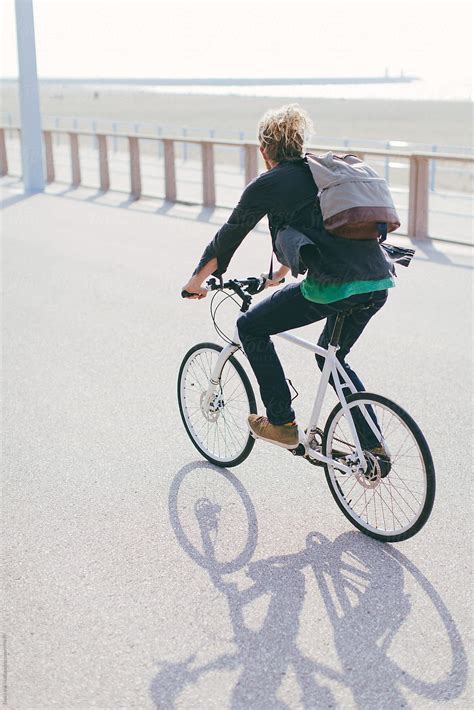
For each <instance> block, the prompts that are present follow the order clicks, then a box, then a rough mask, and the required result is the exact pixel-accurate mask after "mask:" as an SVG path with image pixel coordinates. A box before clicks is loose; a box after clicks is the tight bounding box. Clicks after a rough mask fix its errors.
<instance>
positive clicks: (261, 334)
mask: <svg viewBox="0 0 474 710" xmlns="http://www.w3.org/2000/svg"><path fill="white" fill-rule="evenodd" d="M333 313H335V308H334V306H333V304H319V303H312V302H311V301H308V300H307V299H306V298H305V297H304V296H303V295H302V293H301V290H300V285H299V283H295V284H290V285H289V286H285V287H284V288H282V289H279V290H278V291H275V293H274V294H272V296H270V297H269V298H267V299H265V300H264V301H261V302H260V303H258V304H257V305H256V306H254V307H253V308H251V309H250V310H249V311H248V312H247V313H244V314H243V315H242V316H241V317H240V318H239V320H238V321H237V326H238V329H239V336H240V339H241V342H242V346H243V348H244V350H245V353H246V355H247V357H248V359H249V362H250V365H251V367H252V369H253V371H254V373H255V376H256V378H257V381H258V384H259V386H260V395H261V397H262V401H263V403H264V405H265V408H266V410H267V417H268V420H269V422H271V423H272V424H276V425H281V424H286V423H287V422H291V421H293V420H294V417H295V413H294V411H293V409H292V407H291V395H290V390H289V387H288V384H287V382H286V379H285V373H284V372H283V368H282V366H281V363H280V360H279V359H278V356H277V354H276V352H275V348H274V346H273V343H272V341H271V340H270V335H275V334H276V333H281V332H283V331H285V330H291V329H292V328H300V327H301V326H303V325H308V324H309V323H314V322H316V321H318V320H321V319H322V318H326V317H327V316H329V315H331V314H333Z"/></svg>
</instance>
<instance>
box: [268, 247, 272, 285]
mask: <svg viewBox="0 0 474 710" xmlns="http://www.w3.org/2000/svg"><path fill="white" fill-rule="evenodd" d="M272 278H273V245H272V256H271V259H270V268H269V270H268V280H269V281H271V280H272Z"/></svg>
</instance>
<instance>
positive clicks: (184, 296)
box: [181, 289, 197, 298]
mask: <svg viewBox="0 0 474 710" xmlns="http://www.w3.org/2000/svg"><path fill="white" fill-rule="evenodd" d="M190 296H197V293H190V292H189V291H186V290H185V289H184V290H183V291H181V298H190Z"/></svg>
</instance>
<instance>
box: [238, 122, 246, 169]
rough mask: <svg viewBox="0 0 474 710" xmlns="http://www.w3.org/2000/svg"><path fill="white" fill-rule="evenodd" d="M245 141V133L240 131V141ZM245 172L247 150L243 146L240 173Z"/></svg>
mask: <svg viewBox="0 0 474 710" xmlns="http://www.w3.org/2000/svg"><path fill="white" fill-rule="evenodd" d="M244 140H245V132H244V131H240V132H239V141H242V143H243V142H244ZM244 170H245V149H244V147H243V146H242V148H241V149H240V172H241V173H243V172H244Z"/></svg>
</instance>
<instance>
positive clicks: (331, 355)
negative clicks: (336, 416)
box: [203, 328, 382, 474]
mask: <svg viewBox="0 0 474 710" xmlns="http://www.w3.org/2000/svg"><path fill="white" fill-rule="evenodd" d="M277 335H278V337H279V338H283V339H284V340H287V341H289V342H290V343H293V344H294V345H298V346H299V347H301V348H305V350H310V351H311V352H312V353H314V354H315V355H321V357H324V366H323V370H322V372H321V377H320V380H319V385H318V390H317V392H316V398H315V400H314V405H313V411H312V413H311V418H310V421H309V424H308V427H307V432H308V433H307V434H305V433H304V431H303V430H302V429H301V428H300V427H298V433H299V443H300V444H303V446H304V448H305V453H306V455H307V456H309V457H310V458H313V459H315V460H317V461H321V462H323V463H327V464H331V465H332V466H334V468H337V469H339V470H341V471H343V472H344V473H349V474H352V473H354V469H353V468H350V467H349V466H346V465H345V464H343V463H342V462H340V461H337V460H335V459H331V458H328V457H327V456H324V455H323V454H322V453H319V451H315V450H314V449H312V448H311V447H310V446H309V439H310V436H311V432H312V431H315V429H316V427H317V426H318V421H319V416H320V413H321V407H322V404H323V401H324V397H325V395H326V390H327V386H328V384H329V379H330V377H331V375H332V377H333V382H334V383H335V388H336V392H337V396H338V398H339V401H340V403H341V406H342V410H343V412H344V414H345V416H346V418H347V422H348V425H349V428H350V431H351V434H352V436H353V440H354V442H355V448H356V452H357V457H358V460H359V462H360V463H359V466H360V469H361V470H362V471H365V470H366V469H367V461H366V459H365V456H364V454H363V451H362V447H361V444H360V441H359V437H358V434H357V430H356V427H355V424H354V420H353V419H352V415H351V411H350V407H349V405H348V404H347V400H346V398H345V396H344V393H343V391H342V388H343V387H348V389H349V390H350V392H351V394H355V393H356V392H357V390H356V388H355V387H354V384H353V383H352V381H351V380H350V379H349V378H348V376H347V374H346V372H345V370H344V368H343V367H342V365H341V363H340V362H339V360H338V359H337V358H336V353H337V351H338V349H339V346H335V345H328V348H327V350H326V349H325V348H322V347H320V346H319V345H314V344H313V343H310V342H309V341H308V340H304V339H303V338H298V337H297V336H296V335H292V334H291V333H287V332H284V333H278V334H277ZM240 349H241V343H240V338H239V333H238V330H237V328H236V329H235V333H234V339H233V342H232V343H231V344H229V345H227V346H226V347H225V348H224V349H223V350H222V351H221V353H220V355H219V357H218V359H217V362H216V365H215V367H214V369H213V372H212V376H211V381H210V384H209V387H208V389H207V392H206V398H205V400H204V402H203V407H204V408H205V409H208V408H209V406H210V403H211V401H212V398H213V397H214V395H215V390H216V387H217V386H218V385H219V382H220V377H221V373H222V370H223V368H224V365H225V363H226V362H227V360H228V359H229V357H230V356H231V355H233V354H234V353H235V352H237V350H240ZM361 410H362V414H363V416H364V419H365V420H366V422H367V424H368V425H369V427H370V429H371V430H372V432H373V433H374V435H375V437H376V438H377V440H378V441H379V442H380V443H382V438H381V434H380V431H379V430H378V429H377V427H376V425H375V424H374V422H373V420H372V418H371V416H370V414H369V413H368V411H367V407H365V406H363V407H361Z"/></svg>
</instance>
